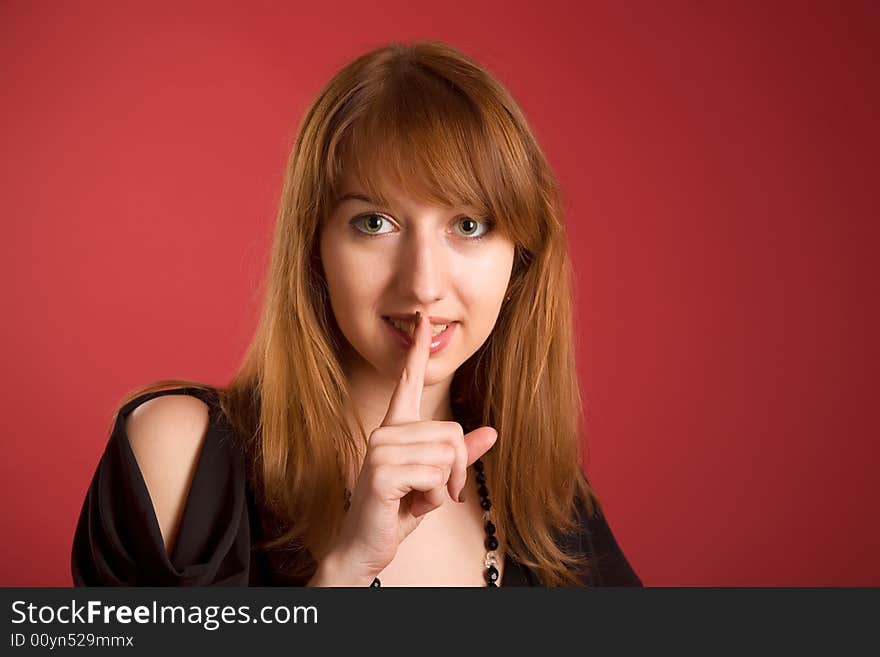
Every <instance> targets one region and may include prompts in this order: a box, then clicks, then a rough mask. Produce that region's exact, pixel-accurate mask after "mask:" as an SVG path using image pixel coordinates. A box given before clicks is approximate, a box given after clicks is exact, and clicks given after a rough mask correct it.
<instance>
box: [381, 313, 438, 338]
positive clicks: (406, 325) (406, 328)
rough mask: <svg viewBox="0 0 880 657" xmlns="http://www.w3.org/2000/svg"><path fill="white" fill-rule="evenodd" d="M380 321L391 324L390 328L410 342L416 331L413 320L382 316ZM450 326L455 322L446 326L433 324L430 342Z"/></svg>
mask: <svg viewBox="0 0 880 657" xmlns="http://www.w3.org/2000/svg"><path fill="white" fill-rule="evenodd" d="M382 319H384V320H385V321H386V322H388V323H389V324H391V326H393V327H394V328H395V329H397V330H398V331H400V332H401V333H402V334H403V335H405V336H406V337H407V338H409V339H410V340H412V337H413V333H414V332H415V329H416V323H415V320H405V319H393V318H391V317H384V316H383V317H382ZM452 324H455V322H449V323H447V324H433V325H432V326H431V338H432V340H433V339H434V338H436V337H437V336H438V335H440V334H441V333H443V332H445V331H446V329H448V328H449V327H450V326H451V325H452Z"/></svg>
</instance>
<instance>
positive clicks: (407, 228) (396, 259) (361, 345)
mask: <svg viewBox="0 0 880 657" xmlns="http://www.w3.org/2000/svg"><path fill="white" fill-rule="evenodd" d="M383 191H384V192H385V195H386V197H387V198H388V199H389V202H390V207H389V208H387V209H385V210H383V209H382V208H380V207H379V206H376V205H373V204H371V203H368V202H365V201H362V200H354V199H351V200H345V201H343V202H341V203H339V204H337V206H336V207H335V208H334V209H333V211H332V213H331V215H330V217H329V218H328V220H327V222H326V223H325V224H324V226H323V227H322V230H321V233H320V236H319V240H320V244H319V246H320V254H321V260H322V263H323V267H324V272H325V275H326V278H327V285H328V291H329V296H330V303H331V306H332V308H333V313H334V315H335V316H336V321H337V323H338V324H339V327H340V329H341V331H342V333H343V335H344V336H345V338H346V339H347V341H348V343H349V346H350V348H349V349H347V353H346V354H345V360H344V366H345V367H346V371H347V373H348V379H349V384H350V389H351V401H352V403H353V405H354V406H355V407H356V408H357V410H358V412H359V413H360V414H361V417H362V418H363V420H364V422H365V427H366V428H367V432H368V433H369V432H370V431H371V430H372V429H374V428H376V427H378V426H379V425H380V424H381V422H382V419H383V418H384V417H385V415H386V412H387V410H388V404H389V401H390V399H391V394H392V392H393V390H394V387H395V385H396V384H397V382H398V379H399V377H400V373H401V369H402V367H403V363H404V360H405V357H406V350H405V349H404V348H402V347H401V346H400V345H399V344H397V343H396V341H395V340H393V339H391V338H392V337H393V336H390V335H389V334H388V328H387V326H385V321H384V320H383V319H382V316H383V315H386V314H389V313H412V312H415V311H416V310H419V311H421V312H422V313H423V314H426V315H428V316H432V315H433V316H439V317H448V318H450V319H452V320H457V321H458V322H459V324H458V326H456V328H455V334H454V335H453V336H452V340H451V342H450V343H449V344H448V345H447V346H446V348H445V349H443V350H442V351H440V352H438V353H436V354H432V355H431V357H430V360H429V361H428V364H427V370H426V373H425V381H424V389H423V391H422V398H421V412H420V416H421V418H423V419H426V420H452V419H453V416H452V410H451V403H450V385H451V383H452V377H453V375H454V374H455V371H456V370H457V369H458V367H459V366H460V365H461V364H462V363H464V362H465V361H466V360H467V359H468V358H469V357H470V356H471V355H472V354H473V353H474V352H476V351H477V349H479V348H480V346H481V345H482V344H483V343H484V342H485V341H486V339H487V338H488V337H489V335H490V333H491V332H492V329H493V327H494V326H495V322H496V320H497V318H498V314H499V312H500V309H501V304H502V302H503V300H504V294H505V292H506V290H507V285H508V282H509V280H510V274H511V271H512V268H513V259H514V244H513V242H512V241H510V240H509V239H508V238H506V237H504V236H502V235H501V234H500V233H499V232H498V231H489V232H488V233H485V232H484V231H485V230H486V229H487V228H488V225H481V226H480V227H479V228H477V229H474V228H473V224H467V223H464V222H463V220H466V219H468V218H471V217H472V216H473V213H469V212H468V211H467V210H466V209H465V208H450V207H443V206H436V205H426V204H422V203H419V202H417V201H416V200H414V199H412V198H409V197H407V196H404V195H402V194H399V193H396V192H395V191H394V190H388V189H387V188H386V189H383ZM347 193H361V194H364V195H366V193H365V191H364V190H363V189H362V188H360V187H359V186H358V185H357V184H356V183H355V182H354V181H353V180H351V179H350V178H349V179H346V180H345V181H344V184H343V196H344V195H345V194H347ZM386 210H387V211H386ZM380 211H381V214H382V215H383V216H384V217H387V219H385V220H384V221H382V222H381V223H380V222H379V221H378V220H377V219H373V223H372V226H373V227H375V226H377V225H379V229H378V232H380V233H382V234H377V235H370V234H365V233H363V232H359V231H358V229H357V228H355V227H353V226H352V225H351V223H350V222H351V220H352V219H354V218H355V217H358V216H359V215H363V214H364V213H370V212H380ZM365 226H370V224H368V223H367V221H366V220H364V221H362V222H361V223H360V228H361V229H362V230H364V229H365ZM469 233H470V234H477V235H479V234H485V237H483V239H481V240H475V239H474V237H469V236H467V235H468V234H469Z"/></svg>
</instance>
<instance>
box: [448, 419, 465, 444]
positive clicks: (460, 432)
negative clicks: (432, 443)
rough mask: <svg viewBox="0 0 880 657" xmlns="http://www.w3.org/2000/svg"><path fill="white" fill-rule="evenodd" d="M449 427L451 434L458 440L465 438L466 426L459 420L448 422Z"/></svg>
mask: <svg viewBox="0 0 880 657" xmlns="http://www.w3.org/2000/svg"><path fill="white" fill-rule="evenodd" d="M446 424H447V426H448V428H449V435H450V436H451V437H452V438H453V439H455V440H458V439H459V438H464V427H462V426H461V424H459V423H458V422H447V423H446Z"/></svg>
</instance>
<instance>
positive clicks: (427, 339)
mask: <svg viewBox="0 0 880 657" xmlns="http://www.w3.org/2000/svg"><path fill="white" fill-rule="evenodd" d="M415 324H416V325H415V328H414V329H413V336H412V344H411V345H410V346H409V349H408V350H407V352H406V360H405V361H404V364H403V370H402V371H401V373H400V379H399V380H398V381H397V386H396V387H395V388H394V392H393V393H392V394H391V402H390V403H389V404H388V412H387V413H386V414H385V419H384V420H382V426H383V427H387V426H388V425H391V424H403V423H405V422H417V421H418V420H420V419H421V417H420V415H421V407H422V388H424V386H425V370H427V369H428V360H429V359H430V358H431V323H430V322H429V321H428V318H427V317H425V318H422V314H421V313H420V312H419V311H418V310H417V311H416V313H415Z"/></svg>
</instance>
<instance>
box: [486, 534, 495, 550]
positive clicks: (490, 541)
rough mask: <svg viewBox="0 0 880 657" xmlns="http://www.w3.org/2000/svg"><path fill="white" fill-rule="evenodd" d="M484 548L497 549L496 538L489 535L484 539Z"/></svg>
mask: <svg viewBox="0 0 880 657" xmlns="http://www.w3.org/2000/svg"><path fill="white" fill-rule="evenodd" d="M486 549H487V550H497V549H498V539H497V538H495V537H494V536H490V537H489V538H487V539H486Z"/></svg>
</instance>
